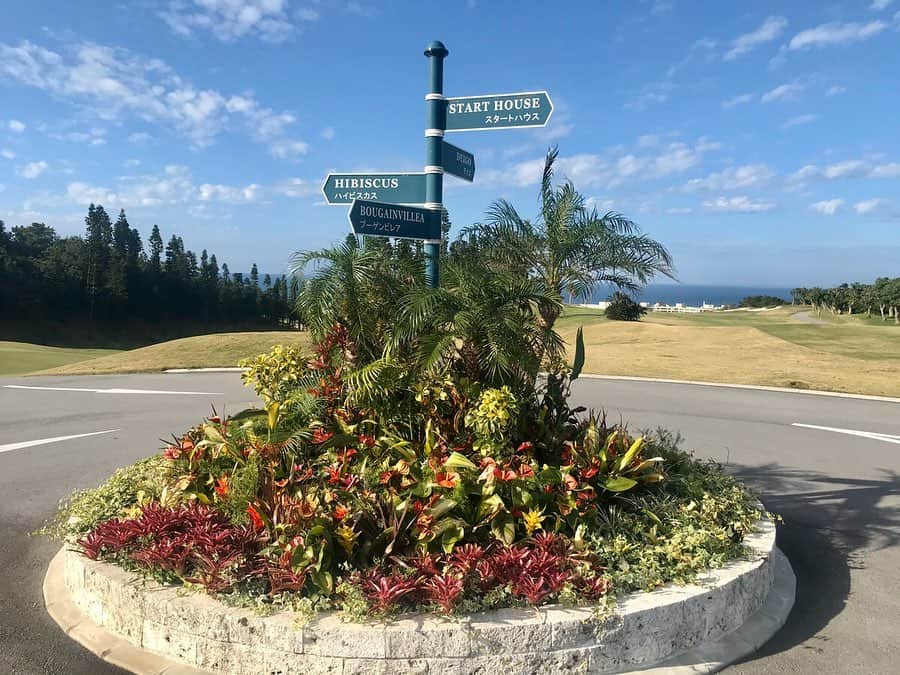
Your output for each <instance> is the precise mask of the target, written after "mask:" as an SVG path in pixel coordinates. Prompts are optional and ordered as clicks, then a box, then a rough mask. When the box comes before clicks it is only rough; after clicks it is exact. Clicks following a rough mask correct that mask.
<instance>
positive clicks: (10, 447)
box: [0, 429, 121, 452]
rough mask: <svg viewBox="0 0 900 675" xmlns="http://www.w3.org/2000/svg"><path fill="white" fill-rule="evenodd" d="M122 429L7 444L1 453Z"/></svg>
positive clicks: (0, 447)
mask: <svg viewBox="0 0 900 675" xmlns="http://www.w3.org/2000/svg"><path fill="white" fill-rule="evenodd" d="M115 431H121V429H107V430H106V431H92V432H91V433H89V434H74V435H72V436H54V437H53V438H40V439H38V440H36V441H22V442H21V443H7V444H6V445H0V452H9V451H10V450H21V449H22V448H30V447H33V446H35V445H46V444H47V443H59V442H60V441H70V440H72V439H73V438H86V437H88V436H99V435H100V434H111V433H113V432H115Z"/></svg>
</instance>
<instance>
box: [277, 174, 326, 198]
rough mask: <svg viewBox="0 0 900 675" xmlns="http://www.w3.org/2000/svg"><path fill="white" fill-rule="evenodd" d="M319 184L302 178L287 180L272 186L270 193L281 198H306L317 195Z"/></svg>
mask: <svg viewBox="0 0 900 675" xmlns="http://www.w3.org/2000/svg"><path fill="white" fill-rule="evenodd" d="M320 185H321V182H318V181H317V182H313V181H308V180H303V179H302V178H288V179H286V180H283V181H280V182H278V183H276V184H275V185H274V186H272V191H273V192H274V193H275V194H277V195H281V196H283V197H306V196H309V195H314V194H319V186H320Z"/></svg>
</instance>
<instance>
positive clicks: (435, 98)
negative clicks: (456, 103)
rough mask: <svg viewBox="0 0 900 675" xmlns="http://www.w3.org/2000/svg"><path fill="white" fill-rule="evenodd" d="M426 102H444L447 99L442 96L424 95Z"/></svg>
mask: <svg viewBox="0 0 900 675" xmlns="http://www.w3.org/2000/svg"><path fill="white" fill-rule="evenodd" d="M425 100H426V101H446V100H447V97H446V96H444V95H443V94H425Z"/></svg>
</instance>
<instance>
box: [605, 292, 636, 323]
mask: <svg viewBox="0 0 900 675" xmlns="http://www.w3.org/2000/svg"><path fill="white" fill-rule="evenodd" d="M646 311H647V310H646V309H644V308H643V307H641V306H640V305H639V304H638V303H636V302H635V301H634V300H633V299H632V298H631V296H629V295H628V294H626V293H622V292H620V291H617V292H616V293H613V294H612V297H610V299H609V304H608V305H607V306H606V309H605V310H603V313H604V314H605V315H606V318H607V319H610V320H612V321H637V320H638V319H640V318H641V316H642V315H643V314H644V313H645V312H646Z"/></svg>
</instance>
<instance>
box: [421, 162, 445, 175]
mask: <svg viewBox="0 0 900 675" xmlns="http://www.w3.org/2000/svg"><path fill="white" fill-rule="evenodd" d="M425 173H444V167H442V166H435V165H434V164H429V165H428V166H426V167H425Z"/></svg>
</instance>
